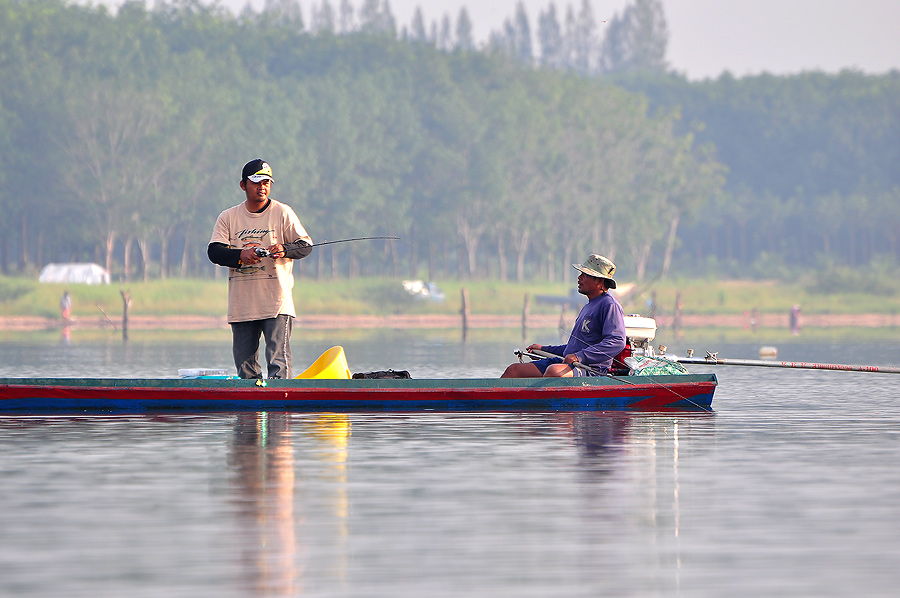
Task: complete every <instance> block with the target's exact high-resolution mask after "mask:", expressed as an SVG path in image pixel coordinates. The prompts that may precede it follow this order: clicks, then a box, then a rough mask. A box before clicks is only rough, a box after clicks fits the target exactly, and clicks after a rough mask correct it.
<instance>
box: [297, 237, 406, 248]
mask: <svg viewBox="0 0 900 598" xmlns="http://www.w3.org/2000/svg"><path fill="white" fill-rule="evenodd" d="M376 239H391V240H394V241H396V240H399V239H400V237H394V236H386V237H354V238H352V239H339V240H337V241H322V242H321V243H313V244H312V245H311V246H312V247H321V246H322V245H333V244H334V243H349V242H350V241H373V240H376Z"/></svg>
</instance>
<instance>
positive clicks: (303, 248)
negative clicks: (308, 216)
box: [282, 239, 312, 260]
mask: <svg viewBox="0 0 900 598" xmlns="http://www.w3.org/2000/svg"><path fill="white" fill-rule="evenodd" d="M282 245H283V246H284V257H287V258H290V259H292V260H299V259H303V258H305V257H306V256H308V255H309V254H310V253H312V245H310V244H309V243H307V242H306V241H304V240H302V239H301V240H300V241H294V242H293V243H282Z"/></svg>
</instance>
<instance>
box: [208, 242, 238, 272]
mask: <svg viewBox="0 0 900 598" xmlns="http://www.w3.org/2000/svg"><path fill="white" fill-rule="evenodd" d="M206 255H207V256H209V261H211V262H212V263H214V264H218V265H219V266H227V267H229V268H240V267H241V265H240V263H239V262H240V259H241V250H240V249H232V248H231V247H229V246H228V245H226V244H225V243H210V244H209V246H208V247H207V248H206Z"/></svg>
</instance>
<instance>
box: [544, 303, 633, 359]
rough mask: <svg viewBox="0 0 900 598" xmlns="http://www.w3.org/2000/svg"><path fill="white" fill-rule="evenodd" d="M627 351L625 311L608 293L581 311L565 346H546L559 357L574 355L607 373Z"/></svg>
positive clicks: (547, 349) (545, 346)
mask: <svg viewBox="0 0 900 598" xmlns="http://www.w3.org/2000/svg"><path fill="white" fill-rule="evenodd" d="M624 348H625V312H624V311H622V306H621V305H619V302H618V301H616V298H615V297H613V296H612V295H610V294H609V293H603V294H602V295H597V296H596V297H594V298H593V299H591V300H590V301H588V303H587V305H585V306H584V307H582V308H581V312H580V313H579V314H578V318H576V320H575V327H574V328H572V334H571V335H570V336H569V342H568V343H566V344H565V345H544V347H543V350H544V351H547V352H548V353H553V354H554V355H559V356H560V357H565V356H566V355H571V354H572V353H574V354H575V355H576V357H577V358H578V361H580V362H581V363H583V364H584V365H589V366H592V367H595V368H597V369H599V370H601V371H603V372H606V371H607V370H608V369H609V367H610V365H612V360H613V358H614V357H615V356H616V355H618V354H619V353H621V351H622V349H624Z"/></svg>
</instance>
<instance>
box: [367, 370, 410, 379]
mask: <svg viewBox="0 0 900 598" xmlns="http://www.w3.org/2000/svg"><path fill="white" fill-rule="evenodd" d="M411 377H412V376H410V375H409V372H407V371H406V370H380V371H377V372H357V373H355V374H353V378H354V379H355V380H359V379H365V380H384V379H392V380H406V379H409V378H411Z"/></svg>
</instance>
